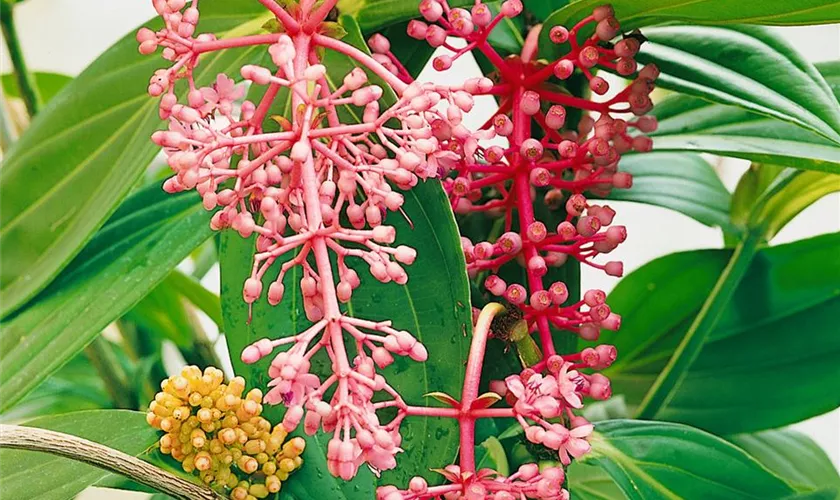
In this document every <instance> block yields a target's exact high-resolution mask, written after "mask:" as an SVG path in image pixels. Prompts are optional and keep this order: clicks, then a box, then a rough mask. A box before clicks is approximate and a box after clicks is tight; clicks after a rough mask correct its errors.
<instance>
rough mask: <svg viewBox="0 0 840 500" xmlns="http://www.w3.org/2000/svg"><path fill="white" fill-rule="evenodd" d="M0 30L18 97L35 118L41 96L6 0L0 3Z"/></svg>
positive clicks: (39, 106)
mask: <svg viewBox="0 0 840 500" xmlns="http://www.w3.org/2000/svg"><path fill="white" fill-rule="evenodd" d="M0 29H2V31H3V38H5V39H6V47H8V49H9V58H10V59H11V60H12V67H13V68H14V70H15V78H17V84H18V88H20V96H21V97H22V98H23V102H24V103H25V104H26V110H27V111H28V112H29V116H35V115H36V114H38V111H39V110H40V109H41V95H40V94H39V93H38V87H37V86H36V85H35V79H34V78H33V77H32V74H31V73H29V70H28V69H27V67H26V60H25V59H24V57H23V50H22V49H21V46H20V40H19V39H18V35H17V29H16V28H15V19H14V13H13V9H12V6H11V5H10V4H9V3H8V2H7V1H6V0H2V1H0Z"/></svg>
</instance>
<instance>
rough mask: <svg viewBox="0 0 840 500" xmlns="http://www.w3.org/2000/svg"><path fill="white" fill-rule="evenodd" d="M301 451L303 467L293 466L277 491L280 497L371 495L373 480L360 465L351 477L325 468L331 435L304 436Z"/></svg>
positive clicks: (353, 499) (347, 499)
mask: <svg viewBox="0 0 840 500" xmlns="http://www.w3.org/2000/svg"><path fill="white" fill-rule="evenodd" d="M301 437H302V438H304V439H305V440H306V449H305V450H304V451H303V455H302V456H303V463H304V465H303V467H301V468H300V469H298V470H296V471H295V472H294V473H293V474H292V475H291V476H289V479H288V480H287V481H284V482H283V489H282V490H281V491H280V498H281V499H290V500H309V499H324V500H326V499H329V500H333V499H335V500H361V499H368V498H375V497H376V493H375V489H376V486H375V485H376V483H375V481H374V478H373V474H372V473H371V471H370V469H368V468H367V467H361V468H360V469H359V473H358V474H357V475H356V477H355V478H353V480H352V481H344V480H342V479H341V478H337V477H334V476H333V475H332V474H330V473H329V471H328V469H327V443H328V442H329V440H330V438H332V435H330V434H324V433H323V432H319V433H318V434H316V435H315V436H306V435H303V434H302V433H301Z"/></svg>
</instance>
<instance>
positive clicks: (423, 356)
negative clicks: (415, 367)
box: [408, 342, 429, 363]
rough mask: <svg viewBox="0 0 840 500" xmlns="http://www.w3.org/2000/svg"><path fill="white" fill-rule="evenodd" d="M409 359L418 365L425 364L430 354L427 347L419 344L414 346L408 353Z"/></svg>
mask: <svg viewBox="0 0 840 500" xmlns="http://www.w3.org/2000/svg"><path fill="white" fill-rule="evenodd" d="M408 357H410V358H411V359H413V360H414V361H417V362H418V363H423V362H425V361H426V360H427V359H429V352H428V351H427V350H426V346H424V345H423V344H421V343H420V342H417V343H416V344H414V347H412V348H411V351H410V352H409V353H408Z"/></svg>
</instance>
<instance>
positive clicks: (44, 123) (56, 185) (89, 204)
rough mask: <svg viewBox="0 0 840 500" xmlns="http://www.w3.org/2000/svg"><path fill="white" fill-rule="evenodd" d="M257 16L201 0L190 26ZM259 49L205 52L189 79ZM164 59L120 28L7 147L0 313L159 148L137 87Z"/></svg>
mask: <svg viewBox="0 0 840 500" xmlns="http://www.w3.org/2000/svg"><path fill="white" fill-rule="evenodd" d="M266 13H267V11H266V10H265V9H264V8H263V7H262V6H261V5H259V3H257V2H251V1H247V0H235V1H230V0H209V1H207V2H205V3H203V4H202V21H201V22H200V24H199V30H201V31H209V32H214V33H216V34H218V35H220V36H233V35H245V34H250V33H255V32H258V31H259V29H260V26H261V25H262V21H263V20H262V19H261V18H260V16H263V17H265V15H266ZM269 15H270V14H269ZM151 25H152V26H154V27H159V25H158V24H156V23H152V24H151ZM258 49H259V48H243V49H237V50H232V51H224V52H219V53H213V54H209V55H208V56H206V58H205V59H204V60H203V62H202V64H201V65H200V66H198V68H197V70H196V79H197V80H198V82H199V84H207V83H209V82H210V81H211V80H212V79H214V78H215V76H216V74H217V73H219V72H224V73H230V74H232V75H234V76H236V75H238V73H239V72H238V71H237V70H238V68H239V66H241V65H242V64H243V61H246V60H248V57H249V56H250V54H251V53H253V52H254V51H255V50H258ZM166 64H168V63H167V62H166V61H164V60H162V59H161V58H160V57H159V56H149V57H144V56H141V55H140V54H139V53H138V52H137V42H136V41H135V40H134V35H133V34H129V35H127V36H126V37H124V38H123V39H122V40H120V41H119V42H117V43H116V44H115V45H113V46H112V47H111V48H110V49H108V50H107V51H106V52H105V53H104V54H103V55H102V56H100V57H99V59H97V60H96V61H95V62H94V63H93V64H91V66H89V67H88V68H87V69H86V70H85V71H84V72H82V74H81V75H79V77H78V78H76V79H75V80H73V82H71V83H70V84H69V85H67V86H66V87H65V88H64V89H63V90H62V91H61V92H60V93H59V95H58V96H56V97H55V98H54V99H53V100H52V101H51V102H50V103H49V105H48V106H47V107H46V108H44V110H43V111H42V112H41V113H39V114H38V116H37V117H36V119H35V120H34V121H33V123H32V125H31V127H30V128H29V130H27V132H26V134H24V135H23V136H22V137H21V138H20V139H19V140H18V141H17V143H15V146H14V147H13V148H12V149H11V150H10V151H9V153H8V156H6V158H5V161H4V164H3V168H2V171H0V237H2V238H3V245H2V247H0V262H2V269H1V270H0V303H2V306H0V315H2V316H6V315H7V314H8V313H10V312H11V311H13V310H14V309H16V308H18V307H19V306H21V305H22V304H23V303H25V302H26V301H27V300H28V299H29V298H31V297H32V296H33V295H34V294H36V293H37V292H38V291H40V290H42V289H43V288H44V287H45V286H46V285H47V284H48V283H49V282H50V280H52V279H53V278H54V277H55V276H56V275H57V274H58V273H59V271H60V270H61V269H62V268H63V267H64V266H65V265H67V263H68V262H69V261H70V260H71V259H72V258H73V256H74V255H76V254H77V253H78V252H79V250H80V249H81V248H82V246H83V245H84V243H85V242H86V241H88V240H89V239H90V238H91V237H92V236H93V234H94V233H95V232H96V230H97V229H98V228H99V227H100V226H101V225H102V224H103V223H104V222H105V221H106V220H107V218H108V216H109V215H110V214H111V213H112V212H113V211H114V209H115V208H116V207H117V204H118V203H119V202H120V200H122V199H123V198H124V197H125V196H126V195H127V194H128V192H129V190H130V189H131V187H132V186H133V185H134V184H135V182H136V181H137V180H138V179H139V177H140V175H141V174H142V172H143V169H144V168H145V167H146V166H147V165H148V164H149V162H150V161H151V160H152V158H153V157H154V155H155V154H156V152H157V151H158V149H159V148H158V147H157V146H155V145H154V144H153V143H152V142H151V140H150V139H149V136H150V135H151V134H152V132H153V131H154V130H155V129H157V128H159V127H161V126H163V125H164V123H163V121H162V120H160V118H159V117H158V113H157V110H156V106H157V100H155V99H153V98H151V97H149V96H148V94H146V86H147V85H148V81H149V77H150V76H151V75H152V73H153V72H154V71H155V69H157V68H160V67H163V66H165V65H166Z"/></svg>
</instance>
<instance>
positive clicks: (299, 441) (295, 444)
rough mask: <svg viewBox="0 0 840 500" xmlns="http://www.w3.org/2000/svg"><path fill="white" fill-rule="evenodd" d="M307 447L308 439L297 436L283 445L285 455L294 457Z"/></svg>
mask: <svg viewBox="0 0 840 500" xmlns="http://www.w3.org/2000/svg"><path fill="white" fill-rule="evenodd" d="M305 448H306V441H304V440H303V438H301V437H295V438H292V439H290V440H289V441H287V442H286V444H284V445H283V455H285V456H287V457H289V458H294V457H296V456H298V455H300V454H301V453H303V450H304V449H305Z"/></svg>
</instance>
